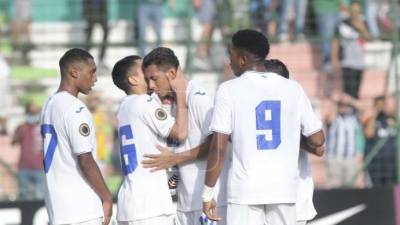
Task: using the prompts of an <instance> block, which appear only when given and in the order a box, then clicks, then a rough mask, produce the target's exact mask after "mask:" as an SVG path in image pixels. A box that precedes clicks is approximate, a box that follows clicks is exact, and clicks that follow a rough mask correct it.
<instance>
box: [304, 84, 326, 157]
mask: <svg viewBox="0 0 400 225" xmlns="http://www.w3.org/2000/svg"><path fill="white" fill-rule="evenodd" d="M301 92H302V96H301V97H300V101H299V103H300V106H301V107H300V110H301V111H300V113H301V114H300V117H301V128H302V129H301V130H302V134H303V135H304V136H305V144H306V145H308V147H309V148H311V149H314V150H317V149H320V148H321V147H323V145H324V143H325V134H324V131H323V129H322V122H321V121H320V120H319V119H318V118H317V116H316V115H315V113H314V111H313V108H312V106H311V102H310V100H309V99H308V97H307V96H306V94H305V93H304V91H303V89H301Z"/></svg>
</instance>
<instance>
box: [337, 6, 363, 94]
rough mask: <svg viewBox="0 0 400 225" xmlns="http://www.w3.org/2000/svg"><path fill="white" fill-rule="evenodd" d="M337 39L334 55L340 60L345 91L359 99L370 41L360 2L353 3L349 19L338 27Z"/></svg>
mask: <svg viewBox="0 0 400 225" xmlns="http://www.w3.org/2000/svg"><path fill="white" fill-rule="evenodd" d="M337 37H338V39H339V40H337V39H335V41H334V42H333V46H334V47H333V50H334V51H333V55H334V58H335V60H337V58H340V67H341V74H342V84H343V90H344V92H345V93H347V94H349V95H351V96H353V97H354V98H358V92H359V89H360V84H361V80H362V75H363V71H364V68H365V62H364V44H365V41H366V40H369V39H370V35H369V32H368V29H367V27H366V25H365V23H364V21H363V18H362V14H361V4H360V3H359V1H354V0H353V1H352V2H351V4H350V8H349V17H348V18H347V19H345V20H343V21H342V22H340V24H339V25H338V28H337ZM337 61H338V60H337Z"/></svg>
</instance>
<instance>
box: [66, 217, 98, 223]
mask: <svg viewBox="0 0 400 225" xmlns="http://www.w3.org/2000/svg"><path fill="white" fill-rule="evenodd" d="M102 223H103V217H100V218H96V219H93V220H88V221H85V222H80V223H71V224H70V225H102Z"/></svg>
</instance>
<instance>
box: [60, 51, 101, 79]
mask: <svg viewBox="0 0 400 225" xmlns="http://www.w3.org/2000/svg"><path fill="white" fill-rule="evenodd" d="M88 59H93V56H92V55H91V54H90V53H89V52H88V51H86V50H84V49H80V48H72V49H70V50H68V51H67V52H65V53H64V55H63V56H62V57H61V58H60V61H59V62H58V64H59V65H60V70H61V74H63V72H64V71H65V69H66V68H67V67H68V66H70V65H71V64H72V63H75V62H82V61H86V60H88Z"/></svg>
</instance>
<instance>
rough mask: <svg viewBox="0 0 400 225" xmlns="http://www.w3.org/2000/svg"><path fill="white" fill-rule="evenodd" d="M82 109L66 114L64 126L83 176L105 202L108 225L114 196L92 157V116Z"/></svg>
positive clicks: (94, 140)
mask: <svg viewBox="0 0 400 225" xmlns="http://www.w3.org/2000/svg"><path fill="white" fill-rule="evenodd" d="M81 107H82V106H81V105H78V106H76V109H74V108H73V109H72V110H71V111H70V112H69V113H67V114H66V117H65V120H64V124H65V125H64V126H65V128H66V133H67V135H68V139H69V141H70V144H71V150H72V153H73V154H74V155H75V156H76V159H77V161H78V166H79V168H80V170H81V172H82V175H83V176H84V177H85V179H86V181H87V182H88V184H89V185H90V187H91V188H92V189H93V190H94V191H95V192H96V194H97V195H98V196H99V198H100V199H101V200H102V202H103V216H104V218H103V225H107V224H109V222H110V219H111V215H112V196H111V194H110V191H109V190H108V188H107V186H106V185H105V182H104V180H103V176H102V175H101V172H100V169H99V167H98V166H97V163H96V162H95V160H94V158H93V156H92V152H93V151H94V149H95V147H96V145H95V144H94V143H96V137H95V132H94V124H93V119H92V116H91V114H90V112H89V110H88V109H87V108H86V107H83V109H81ZM77 109H80V110H77Z"/></svg>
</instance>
